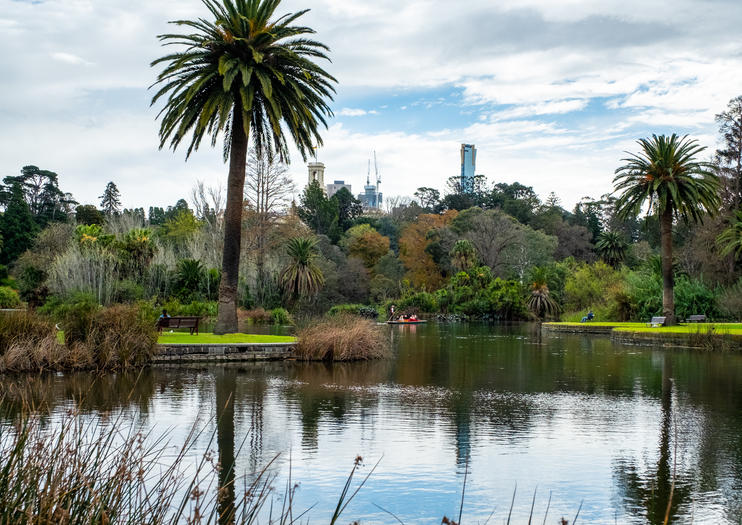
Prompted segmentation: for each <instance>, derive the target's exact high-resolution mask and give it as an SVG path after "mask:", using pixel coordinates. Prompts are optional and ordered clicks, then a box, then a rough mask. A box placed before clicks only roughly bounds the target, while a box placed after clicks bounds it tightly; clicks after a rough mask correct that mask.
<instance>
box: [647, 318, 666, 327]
mask: <svg viewBox="0 0 742 525" xmlns="http://www.w3.org/2000/svg"><path fill="white" fill-rule="evenodd" d="M666 320H667V317H652V320H651V321H649V322H648V323H647V326H651V327H652V328H657V327H658V326H665V321H666Z"/></svg>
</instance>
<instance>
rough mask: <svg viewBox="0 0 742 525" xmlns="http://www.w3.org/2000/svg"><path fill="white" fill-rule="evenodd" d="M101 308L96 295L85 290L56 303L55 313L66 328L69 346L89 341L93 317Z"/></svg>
mask: <svg viewBox="0 0 742 525" xmlns="http://www.w3.org/2000/svg"><path fill="white" fill-rule="evenodd" d="M99 309H100V305H99V304H98V301H97V300H96V298H95V296H93V295H92V294H89V293H84V292H78V293H76V294H74V295H72V297H70V298H69V299H68V300H66V301H63V302H62V303H59V304H57V305H55V308H54V311H53V315H54V317H55V318H56V319H58V320H59V322H60V325H61V327H62V330H64V343H65V344H66V345H67V346H68V347H71V346H72V345H74V344H75V343H83V342H85V341H87V339H88V336H89V334H90V331H91V327H92V324H93V318H94V316H95V314H96V312H98V310H99Z"/></svg>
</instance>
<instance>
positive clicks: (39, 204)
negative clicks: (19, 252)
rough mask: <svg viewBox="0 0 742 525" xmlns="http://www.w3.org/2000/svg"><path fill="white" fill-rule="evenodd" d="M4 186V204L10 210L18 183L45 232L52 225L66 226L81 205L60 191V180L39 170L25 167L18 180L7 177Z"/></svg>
mask: <svg viewBox="0 0 742 525" xmlns="http://www.w3.org/2000/svg"><path fill="white" fill-rule="evenodd" d="M3 183H4V184H5V185H4V186H2V185H0V204H1V205H5V206H7V204H8V201H9V199H10V197H11V188H12V186H13V184H15V183H18V184H20V186H21V191H22V192H23V198H24V199H25V201H26V203H27V204H28V207H29V209H30V210H31V215H33V217H34V220H35V221H36V224H37V225H38V226H39V227H40V228H43V227H44V226H46V225H47V224H49V223H50V222H64V221H66V220H67V215H68V214H69V213H70V212H71V211H72V206H74V205H75V204H77V203H76V202H75V200H74V198H73V197H72V195H71V194H69V193H64V192H62V190H60V189H59V176H58V175H57V174H56V173H54V172H53V171H48V170H42V169H39V168H38V167H37V166H24V167H23V168H21V174H20V175H18V176H11V177H5V179H3Z"/></svg>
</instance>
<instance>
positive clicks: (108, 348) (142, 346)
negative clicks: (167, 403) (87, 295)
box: [71, 305, 157, 369]
mask: <svg viewBox="0 0 742 525" xmlns="http://www.w3.org/2000/svg"><path fill="white" fill-rule="evenodd" d="M84 344H85V346H87V347H88V351H89V352H90V354H91V355H92V356H93V359H94V363H95V365H96V367H97V368H99V369H121V368H130V367H136V366H143V365H145V364H147V363H148V362H149V361H150V360H151V358H152V356H153V355H154V353H155V350H156V347H157V328H156V327H155V325H154V323H152V322H150V320H149V319H147V318H146V316H144V315H143V313H142V312H141V311H140V310H139V309H138V308H137V307H136V306H131V305H117V306H111V307H109V308H103V309H102V310H99V311H98V312H96V313H95V315H94V316H93V318H92V322H91V324H90V332H89V333H88V335H87V338H86V340H85V342H84ZM73 346H74V345H73ZM71 350H72V349H71Z"/></svg>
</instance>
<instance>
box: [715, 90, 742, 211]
mask: <svg viewBox="0 0 742 525" xmlns="http://www.w3.org/2000/svg"><path fill="white" fill-rule="evenodd" d="M716 122H717V124H719V133H721V136H722V137H723V139H724V146H723V147H722V148H720V149H718V150H716V161H717V163H718V164H719V172H720V173H721V174H722V175H723V176H724V177H727V178H729V180H730V181H731V182H732V187H733V188H734V189H735V192H734V199H733V204H734V207H735V208H736V207H737V206H738V205H739V203H740V193H742V96H739V97H736V98H733V99H732V100H730V101H729V104H728V105H727V110H726V111H722V112H721V113H719V114H718V115H716Z"/></svg>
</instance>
